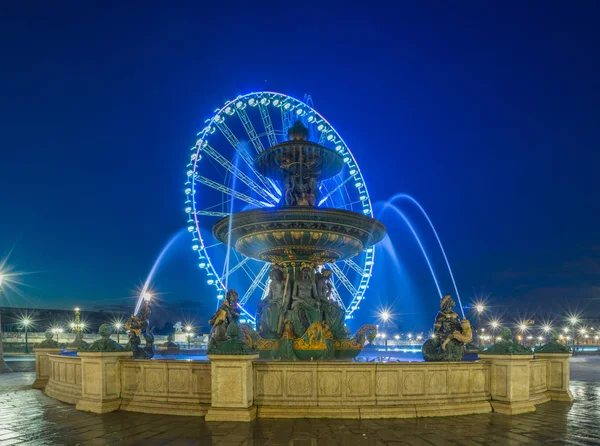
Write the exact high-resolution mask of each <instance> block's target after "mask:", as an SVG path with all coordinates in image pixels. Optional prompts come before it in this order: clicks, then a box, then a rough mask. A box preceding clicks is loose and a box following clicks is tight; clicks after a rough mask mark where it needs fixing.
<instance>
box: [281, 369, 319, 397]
mask: <svg viewBox="0 0 600 446" xmlns="http://www.w3.org/2000/svg"><path fill="white" fill-rule="evenodd" d="M312 389H313V374H312V372H310V371H306V372H305V371H298V372H296V371H291V370H290V371H288V372H287V389H286V394H287V395H288V396H306V397H309V396H312Z"/></svg>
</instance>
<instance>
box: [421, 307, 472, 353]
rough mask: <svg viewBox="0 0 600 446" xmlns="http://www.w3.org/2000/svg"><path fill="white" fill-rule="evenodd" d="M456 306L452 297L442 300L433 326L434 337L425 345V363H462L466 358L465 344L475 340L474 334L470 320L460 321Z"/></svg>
mask: <svg viewBox="0 0 600 446" xmlns="http://www.w3.org/2000/svg"><path fill="white" fill-rule="evenodd" d="M455 306H456V303H455V302H454V300H453V299H452V297H451V296H444V298H443V299H442V300H441V302H440V307H441V309H440V311H439V313H438V314H437V316H436V317H435V323H434V325H433V334H434V337H433V338H432V339H428V340H427V341H426V342H425V343H424V344H423V358H425V361H461V360H462V359H463V357H464V356H465V352H466V347H465V344H467V343H469V342H471V341H472V340H473V332H472V330H471V323H470V322H469V320H468V319H463V320H462V321H461V320H460V319H459V317H458V314H456V312H455V311H454V310H453V308H454V307H455Z"/></svg>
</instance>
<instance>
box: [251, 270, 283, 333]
mask: <svg viewBox="0 0 600 446" xmlns="http://www.w3.org/2000/svg"><path fill="white" fill-rule="evenodd" d="M269 278H270V279H271V281H270V283H269V290H268V292H267V295H266V297H265V298H264V299H263V300H261V301H260V302H259V303H258V310H257V312H256V321H257V322H258V333H259V334H260V335H261V337H263V338H273V337H277V335H278V334H279V331H280V329H282V324H281V323H280V316H281V312H282V308H283V305H284V303H285V302H284V300H285V299H284V293H285V292H286V289H285V280H284V274H283V270H282V269H281V267H280V266H279V265H277V264H273V265H272V266H271V272H270V273H269Z"/></svg>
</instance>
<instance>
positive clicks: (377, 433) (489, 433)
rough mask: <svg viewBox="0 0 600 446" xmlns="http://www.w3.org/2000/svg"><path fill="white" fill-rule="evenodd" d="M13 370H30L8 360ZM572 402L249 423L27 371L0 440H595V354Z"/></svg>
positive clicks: (3, 416)
mask: <svg viewBox="0 0 600 446" xmlns="http://www.w3.org/2000/svg"><path fill="white" fill-rule="evenodd" d="M10 359H11V360H10V361H8V363H9V365H10V366H11V367H13V368H14V369H15V370H23V369H27V368H28V367H30V361H29V364H28V361H27V359H26V358H19V359H20V360H17V358H14V360H13V358H10ZM571 367H572V374H571V376H572V381H571V384H572V386H571V390H572V392H573V395H574V397H575V402H574V403H573V404H568V403H560V402H554V401H551V402H549V403H546V404H542V405H540V406H537V409H538V410H537V412H535V413H532V414H525V415H519V416H512V417H510V416H505V415H499V414H495V413H490V414H482V415H470V416H460V417H445V418H421V419H405V420H363V421H361V420H307V419H298V420H257V421H255V422H253V423H206V422H205V421H204V419H203V418H199V417H176V416H167V415H152V414H141V413H133V412H113V413H109V414H104V415H95V414H90V413H84V412H79V411H77V410H75V408H74V407H73V406H70V405H68V404H64V403H60V402H58V401H55V400H53V399H51V398H48V397H46V396H45V395H44V394H43V393H42V392H40V391H38V390H33V389H31V384H32V383H33V381H34V379H35V374H34V373H32V372H16V373H11V374H4V375H0V446H4V445H31V446H42V445H77V444H85V445H109V444H110V445H120V444H123V445H125V444H140V445H149V446H150V445H163V444H165V445H203V446H204V445H220V446H233V445H248V446H253V445H291V446H315V445H349V446H353V445H365V446H366V445H369V446H370V445H398V446H399V445H450V444H458V445H482V444H484V445H487V444H496V445H524V444H528V445H541V444H548V445H563V444H569V445H600V430H599V429H598V426H599V425H600V385H598V384H599V383H600V356H596V357H583V356H582V357H577V358H573V361H572V365H571Z"/></svg>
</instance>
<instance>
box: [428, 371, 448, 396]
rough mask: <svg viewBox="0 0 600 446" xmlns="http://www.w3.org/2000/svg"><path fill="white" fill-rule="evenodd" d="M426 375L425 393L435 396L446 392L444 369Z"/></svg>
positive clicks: (445, 373)
mask: <svg viewBox="0 0 600 446" xmlns="http://www.w3.org/2000/svg"><path fill="white" fill-rule="evenodd" d="M428 376H429V380H428V383H427V393H428V394H429V395H432V396H437V395H445V394H446V393H448V387H447V372H446V371H439V372H432V373H429V374H428Z"/></svg>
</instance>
